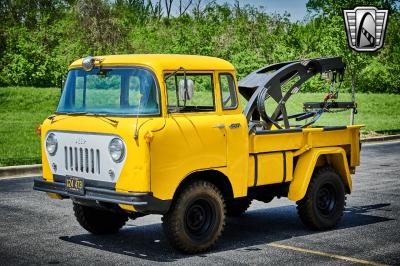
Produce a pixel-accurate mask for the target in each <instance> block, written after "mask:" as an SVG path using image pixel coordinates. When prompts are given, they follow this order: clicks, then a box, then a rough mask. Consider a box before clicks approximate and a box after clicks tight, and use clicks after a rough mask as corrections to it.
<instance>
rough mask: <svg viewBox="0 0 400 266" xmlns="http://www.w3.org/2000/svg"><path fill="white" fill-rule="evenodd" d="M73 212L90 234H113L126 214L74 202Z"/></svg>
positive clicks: (125, 218)
mask: <svg viewBox="0 0 400 266" xmlns="http://www.w3.org/2000/svg"><path fill="white" fill-rule="evenodd" d="M74 213H75V217H76V219H77V221H78V222H79V224H80V225H81V226H82V227H83V228H85V229H86V230H87V231H89V232H90V233H92V234H96V235H101V234H113V233H117V232H118V231H119V229H121V228H122V227H123V226H124V225H125V223H126V221H127V220H128V215H127V214H124V213H117V212H111V211H107V210H102V209H96V208H93V207H89V206H84V205H81V204H78V203H75V202H74Z"/></svg>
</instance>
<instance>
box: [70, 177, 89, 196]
mask: <svg viewBox="0 0 400 266" xmlns="http://www.w3.org/2000/svg"><path fill="white" fill-rule="evenodd" d="M65 188H66V189H67V191H69V192H71V193H75V194H79V195H84V194H85V182H84V180H83V179H82V178H79V177H74V176H69V177H66V178H65Z"/></svg>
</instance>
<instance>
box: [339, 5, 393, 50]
mask: <svg viewBox="0 0 400 266" xmlns="http://www.w3.org/2000/svg"><path fill="white" fill-rule="evenodd" d="M343 16H344V21H345V25H346V33H347V40H348V43H349V46H350V47H351V48H352V49H354V50H355V51H358V52H374V51H377V50H379V49H380V48H382V46H383V42H384V39H385V31H386V22H387V18H388V10H380V9H377V8H376V7H373V6H359V7H356V8H354V9H345V10H343Z"/></svg>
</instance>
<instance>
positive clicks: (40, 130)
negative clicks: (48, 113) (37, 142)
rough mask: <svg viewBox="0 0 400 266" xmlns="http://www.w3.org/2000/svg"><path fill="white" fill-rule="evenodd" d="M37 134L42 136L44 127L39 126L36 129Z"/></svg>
mask: <svg viewBox="0 0 400 266" xmlns="http://www.w3.org/2000/svg"><path fill="white" fill-rule="evenodd" d="M36 134H38V136H39V137H41V136H42V125H38V126H37V128H36Z"/></svg>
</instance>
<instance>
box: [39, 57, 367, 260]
mask: <svg viewBox="0 0 400 266" xmlns="http://www.w3.org/2000/svg"><path fill="white" fill-rule="evenodd" d="M316 62H317V63H316ZM324 62H325V61H312V64H311V63H310V62H309V63H308V65H307V67H308V69H312V71H314V72H313V73H314V74H315V73H317V72H318V73H319V72H324V71H325V70H326V69H323V67H324V66H326V65H327V64H324ZM329 62H331V61H329ZM298 65H299V64H295V63H293V64H292V65H287V66H292V67H293V66H297V67H298ZM280 67H282V66H280ZM300 67H301V66H300ZM318 67H320V68H318ZM335 70H336V69H335ZM297 71H298V73H300V74H301V73H302V72H301V71H300V70H297ZM310 71H311V70H310ZM288 73H294V72H293V71H292V72H288ZM304 73H308V72H307V71H306V72H304ZM285 75H286V77H287V74H285ZM271 79H272V76H271V77H268V78H267V80H271ZM258 80H260V79H258ZM272 80H273V79H272ZM281 80H282V79H281ZM248 84H249V82H244V83H242V86H241V84H239V83H238V81H237V77H236V71H235V68H234V67H233V65H232V64H231V63H229V62H227V61H225V60H222V59H219V58H213V57H206V56H194V55H112V56H99V57H87V58H84V59H80V60H77V61H75V62H73V63H72V64H71V65H70V67H69V72H68V76H67V79H66V82H65V86H64V88H63V92H62V95H61V98H60V101H59V105H58V107H57V110H56V111H55V113H54V114H53V115H51V116H50V117H48V118H47V119H46V120H45V121H44V122H43V124H42V125H41V128H40V132H41V147H42V165H43V176H42V177H38V178H36V179H35V181H34V189H36V190H39V191H44V192H47V194H48V195H49V196H50V197H51V198H54V199H71V200H72V202H73V206H74V212H75V215H76V217H77V220H78V222H79V223H80V224H81V225H82V226H83V227H84V228H85V229H86V230H88V231H89V232H92V233H94V234H104V233H113V232H117V231H118V230H119V229H120V228H121V227H122V226H123V225H124V224H125V222H126V221H127V219H128V218H131V219H135V218H137V217H140V216H143V215H147V214H161V215H163V229H164V232H165V233H166V235H167V237H168V239H169V240H171V241H170V242H171V244H172V245H173V246H174V247H176V248H177V249H179V250H180V251H183V252H186V253H196V252H202V251H205V250H208V249H209V248H211V247H212V246H213V245H214V244H215V243H216V241H217V239H218V238H219V236H220V234H221V233H222V231H223V227H224V225H225V216H226V215H228V216H237V215H240V214H242V213H243V212H245V211H246V209H247V207H248V206H249V205H250V203H251V200H252V199H258V200H261V201H264V202H269V201H271V200H272V199H273V198H274V197H288V198H289V199H290V200H292V201H295V202H297V203H298V204H299V215H300V217H301V218H302V221H303V222H304V223H305V224H306V225H307V226H309V227H311V228H313V229H329V228H332V227H334V226H335V225H336V224H337V223H338V222H339V220H340V217H341V214H342V212H343V208H344V200H345V194H349V193H350V192H351V189H352V187H351V177H350V173H351V172H354V171H355V167H356V166H357V165H359V149H360V146H359V128H360V126H353V125H351V126H332V127H313V126H311V125H306V126H305V127H292V126H290V125H289V124H288V123H287V122H286V121H284V126H285V128H280V126H279V125H280V124H282V123H283V122H282V123H281V122H274V121H275V120H278V121H282V120H283V119H284V118H285V116H283V118H282V115H281V116H275V117H274V116H271V117H269V116H268V119H264V120H263V119H260V114H259V113H257V112H255V110H256V109H255V108H250V107H251V106H250V107H249V104H250V105H251V104H252V103H254V99H255V97H253V98H254V99H253V100H252V95H255V94H260V91H262V90H261V89H262V88H266V87H268V86H267V85H265V84H264V85H262V86H260V88H259V89H257V86H252V85H251V86H250V85H248ZM266 84H267V83H266ZM261 87H262V88H261ZM244 89H247V91H246V92H245V93H243V92H242V90H244ZM239 91H240V92H241V94H242V95H243V96H244V97H245V98H246V99H247V100H249V104H248V105H247V106H246V107H243V106H242V105H241V102H240V101H239ZM249 91H250V92H249ZM269 91H270V92H272V90H271V89H270V90H269ZM271 94H273V93H271ZM283 98H284V96H282V95H281V98H280V101H279V103H280V104H282V102H283V101H282V99H283ZM279 108H281V107H279ZM281 109H282V108H281ZM281 109H280V110H281ZM282 110H283V109H282ZM260 113H261V114H262V112H260ZM306 115H307V114H306ZM303 116H305V115H304V114H303ZM308 116H309V117H310V116H316V115H315V114H312V113H310V114H308ZM297 117H300V116H297ZM286 118H287V116H286ZM254 119H258V121H259V122H260V123H261V124H260V123H254ZM274 119H275V120H274ZM271 121H272V122H274V123H272V124H271V123H270V122H271ZM268 123H270V125H269V126H268Z"/></svg>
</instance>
